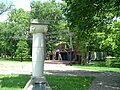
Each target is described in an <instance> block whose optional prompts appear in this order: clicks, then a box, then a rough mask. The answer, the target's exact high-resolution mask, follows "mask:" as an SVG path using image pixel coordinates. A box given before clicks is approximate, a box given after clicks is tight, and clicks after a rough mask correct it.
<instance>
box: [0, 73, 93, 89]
mask: <svg viewBox="0 0 120 90" xmlns="http://www.w3.org/2000/svg"><path fill="white" fill-rule="evenodd" d="M29 79H30V76H28V75H0V90H23V88H24V86H25V84H26V83H27V81H28V80H29ZM46 79H47V81H48V83H49V85H50V86H51V87H52V89H53V90H88V88H89V86H90V85H91V83H92V81H93V80H94V77H80V76H77V77H76V76H48V75H46Z"/></svg>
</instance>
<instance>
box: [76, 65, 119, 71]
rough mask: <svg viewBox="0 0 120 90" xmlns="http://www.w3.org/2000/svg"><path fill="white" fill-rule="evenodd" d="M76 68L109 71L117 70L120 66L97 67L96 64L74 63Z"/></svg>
mask: <svg viewBox="0 0 120 90" xmlns="http://www.w3.org/2000/svg"><path fill="white" fill-rule="evenodd" d="M74 67H76V68H81V69H88V70H98V71H109V72H119V73H120V68H111V67H97V66H80V65H74Z"/></svg>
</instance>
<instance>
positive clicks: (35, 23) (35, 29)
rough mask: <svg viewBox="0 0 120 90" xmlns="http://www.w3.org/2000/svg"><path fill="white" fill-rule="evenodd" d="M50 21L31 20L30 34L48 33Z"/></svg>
mask: <svg viewBox="0 0 120 90" xmlns="http://www.w3.org/2000/svg"><path fill="white" fill-rule="evenodd" d="M48 24H49V21H47V20H39V19H31V21H30V32H31V33H46V32H47V30H48Z"/></svg>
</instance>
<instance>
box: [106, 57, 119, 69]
mask: <svg viewBox="0 0 120 90" xmlns="http://www.w3.org/2000/svg"><path fill="white" fill-rule="evenodd" d="M105 63H106V66H107V67H117V68H120V57H117V58H106V61H105Z"/></svg>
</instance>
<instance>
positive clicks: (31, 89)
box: [24, 77, 52, 90]
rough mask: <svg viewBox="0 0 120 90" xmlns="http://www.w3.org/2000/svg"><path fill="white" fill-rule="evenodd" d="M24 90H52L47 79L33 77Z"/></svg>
mask: <svg viewBox="0 0 120 90" xmlns="http://www.w3.org/2000/svg"><path fill="white" fill-rule="evenodd" d="M24 90H52V89H51V88H50V86H49V84H48V83H47V81H46V79H45V77H40V78H37V77H31V79H30V80H29V81H28V82H27V84H26V85H25V87H24Z"/></svg>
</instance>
